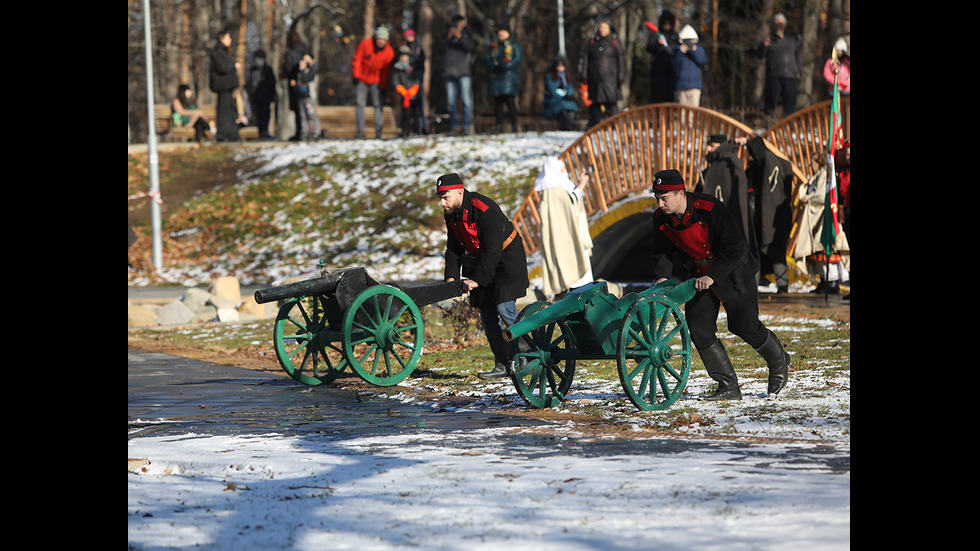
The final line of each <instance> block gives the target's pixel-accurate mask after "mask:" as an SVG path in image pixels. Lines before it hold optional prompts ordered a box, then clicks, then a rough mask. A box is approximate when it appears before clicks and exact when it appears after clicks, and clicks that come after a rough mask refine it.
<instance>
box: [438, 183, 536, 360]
mask: <svg viewBox="0 0 980 551" xmlns="http://www.w3.org/2000/svg"><path fill="white" fill-rule="evenodd" d="M436 195H437V196H438V197H439V205H440V206H441V207H442V209H443V213H444V218H445V221H446V254H445V258H446V271H445V277H446V281H455V280H456V279H457V278H460V276H463V277H465V278H467V279H463V285H464V287H465V289H466V290H467V291H469V293H470V304H471V305H473V307H475V308H477V309H478V310H479V311H480V319H481V321H482V322H483V330H484V331H485V332H486V334H487V341H488V343H489V344H490V350H491V351H492V352H493V358H494V362H495V365H494V368H493V370H492V371H487V372H480V373H477V376H478V377H480V378H481V379H498V378H501V377H506V376H507V375H508V374H509V370H510V369H511V362H512V361H513V359H514V354H515V353H516V347H517V342H516V341H515V342H513V343H509V342H507V341H505V340H504V338H503V329H504V328H506V327H509V326H511V325H513V324H514V322H515V321H516V320H517V306H516V300H517V299H518V298H521V297H523V296H524V295H525V294H526V293H527V288H528V286H529V285H530V281H529V280H528V276H527V257H526V255H525V254H524V242H523V241H522V240H521V235H520V233H518V231H517V228H516V227H514V224H513V222H511V221H510V219H509V218H507V216H506V215H505V214H504V213H503V211H502V210H501V209H500V207H499V206H498V205H497V203H496V202H494V201H493V200H492V199H490V198H489V197H487V196H485V195H481V194H479V193H476V192H473V191H469V190H467V189H465V188H464V187H463V181H462V179H461V178H460V177H459V175H458V174H456V173H451V174H445V175H443V176H440V177H439V179H438V180H436ZM501 323H503V326H501Z"/></svg>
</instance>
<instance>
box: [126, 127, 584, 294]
mask: <svg viewBox="0 0 980 551" xmlns="http://www.w3.org/2000/svg"><path fill="white" fill-rule="evenodd" d="M580 136H581V133H580V132H558V131H555V132H544V133H535V132H525V133H518V134H506V135H499V136H494V135H478V136H466V137H449V136H424V137H411V138H406V139H403V140H324V141H318V142H300V143H277V144H273V145H269V146H266V147H261V148H260V149H258V150H257V151H256V150H249V153H248V154H249V155H250V156H252V155H254V156H255V157H256V159H257V160H258V161H259V162H261V163H262V165H261V166H260V167H259V168H257V169H255V170H253V171H251V172H249V173H243V174H240V178H239V179H240V181H241V183H240V184H239V185H243V186H247V185H251V184H252V183H255V182H257V181H259V178H260V177H262V176H269V175H276V174H279V173H280V172H282V171H284V170H285V169H287V168H288V167H295V166H302V165H304V164H306V165H311V166H312V165H319V164H323V163H324V162H326V161H327V160H329V159H331V158H333V157H338V158H341V157H342V158H344V159H345V163H344V166H343V167H340V168H338V169H337V172H334V173H332V174H331V178H330V182H329V185H330V186H335V185H336V186H339V187H338V188H337V189H333V188H331V189H332V191H331V192H330V194H329V195H330V196H331V197H334V198H336V197H340V196H352V195H356V194H363V193H369V192H371V191H378V190H388V189H390V187H391V186H393V185H395V183H398V184H401V185H404V184H412V185H415V186H418V188H420V189H428V188H430V187H432V188H433V189H434V187H435V181H436V179H437V178H438V177H439V176H441V175H443V174H446V173H449V172H457V173H459V174H460V175H462V176H463V178H464V181H465V183H466V186H467V189H470V190H473V191H479V192H481V193H487V194H488V195H490V196H492V197H494V199H495V200H496V201H497V202H498V203H499V204H500V206H501V208H502V209H503V210H504V212H509V213H513V212H516V211H517V210H518V208H519V207H520V204H521V202H522V201H523V200H524V196H523V195H522V196H515V197H498V196H496V195H495V194H494V193H493V189H494V187H495V185H496V182H497V181H498V180H500V179H505V178H506V179H513V178H514V177H515V176H517V175H526V177H527V178H528V182H531V181H533V178H534V177H535V176H537V174H538V172H539V171H540V169H541V166H542V165H543V164H544V160H545V158H546V157H547V156H557V155H560V154H561V153H562V152H563V151H565V150H566V149H567V148H568V147H569V146H570V145H571V144H572V143H573V142H574V141H575V140H576V139H578V138H579V137H580ZM379 159H383V161H380V160H379ZM379 162H383V164H384V168H385V171H384V172H385V173H384V174H383V175H382V174H378V171H377V165H378V163H379ZM309 184H310V185H309V187H308V188H306V189H307V191H309V192H315V191H318V188H319V187H320V185H321V182H313V181H311V182H309ZM323 184H326V183H323ZM529 191H530V183H529V188H528V192H529ZM303 200H307V197H306V194H304V193H303V192H300V193H299V194H297V195H296V196H295V197H294V198H293V199H292V201H293V202H299V201H303ZM433 205H435V201H434V200H433ZM325 206H329V209H328V210H329V211H330V212H334V213H335V216H349V217H356V216H358V215H359V213H355V212H345V211H344V208H346V206H344V205H325ZM433 208H435V206H434V207H433ZM311 223H313V221H311V220H293V219H290V218H289V217H285V218H283V219H277V220H276V224H277V226H278V227H279V228H278V229H279V230H280V232H279V233H280V235H278V236H277V237H276V238H275V239H274V240H265V241H263V240H255V241H250V242H242V243H239V244H238V246H239V247H240V248H241V249H243V250H248V251H250V254H252V255H253V256H254V257H256V258H261V259H262V262H263V268H262V271H261V273H252V271H251V270H249V269H248V268H247V267H245V266H240V265H238V260H239V259H238V258H223V259H221V260H220V261H219V262H216V263H214V264H213V265H209V266H202V265H180V266H171V265H164V266H162V267H161V269H159V270H157V271H156V273H155V277H156V278H159V279H162V280H163V281H166V282H171V283H179V284H183V285H187V286H192V287H193V286H195V285H202V284H208V283H210V282H211V281H213V280H214V279H215V278H217V277H221V276H227V275H232V276H235V277H237V278H239V281H240V282H241V283H242V284H252V283H260V284H268V283H270V282H275V281H278V280H282V279H285V278H288V277H315V276H317V275H319V269H317V268H316V261H317V260H320V259H324V257H327V256H329V261H330V262H331V263H333V264H335V265H336V266H351V265H369V266H370V267H371V270H372V275H373V276H374V277H376V278H379V280H413V279H430V278H437V277H440V276H441V274H442V267H443V257H442V252H443V249H444V248H445V230H439V231H435V232H432V233H430V234H416V235H412V236H410V238H411V239H413V240H414V241H415V242H417V243H428V244H429V245H430V253H429V254H428V255H426V256H412V255H399V254H397V251H387V250H378V249H379V248H378V247H371V246H369V242H370V241H372V240H376V239H379V238H380V237H381V236H378V235H375V234H373V233H371V232H370V231H367V232H365V233H363V234H362V236H361V237H362V241H363V242H364V243H365V246H358V247H357V248H356V250H354V251H351V253H349V254H348V255H333V254H329V255H328V254H326V253H325V252H324V251H323V250H322V249H321V248H318V247H316V246H311V245H310V244H309V243H308V241H309V239H300V238H301V237H303V238H311V237H315V235H314V234H315V232H317V231H318V230H317V229H316V228H315V227H312V228H311V227H307V226H303V227H293V226H292V224H311ZM356 237H357V236H353V237H352V236H351V235H348V236H345V238H346V239H356ZM294 241H303V243H294ZM297 263H300V264H299V265H298V264H297ZM298 271H299V273H298ZM150 283H151V278H150V277H147V275H145V274H140V273H136V272H131V273H130V274H129V285H130V286H131V287H141V286H145V285H148V284H150Z"/></svg>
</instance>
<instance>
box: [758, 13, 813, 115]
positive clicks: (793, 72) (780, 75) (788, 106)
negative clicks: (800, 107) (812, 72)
mask: <svg viewBox="0 0 980 551" xmlns="http://www.w3.org/2000/svg"><path fill="white" fill-rule="evenodd" d="M755 56H756V58H757V59H765V60H766V86H765V107H764V111H765V113H766V115H772V114H774V112H775V110H776V105H778V104H779V100H780V98H782V100H783V116H789V115H792V114H793V113H794V112H796V95H797V88H798V84H799V78H800V67H802V66H803V65H802V60H801V57H800V56H801V47H800V41H799V40H797V39H796V38H794V37H793V36H790V35H788V34H786V16H785V15H783V14H781V13H777V14H776V15H774V16H773V17H772V30H771V32H770V33H769V35H768V36H766V37H765V38H764V39H762V42H760V43H759V45H758V46H757V47H756V52H755Z"/></svg>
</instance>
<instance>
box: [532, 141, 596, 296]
mask: <svg viewBox="0 0 980 551" xmlns="http://www.w3.org/2000/svg"><path fill="white" fill-rule="evenodd" d="M534 189H535V191H537V192H538V193H539V194H540V195H541V204H540V205H539V206H538V212H539V214H540V216H541V261H542V287H543V288H542V291H543V292H544V294H545V296H549V297H550V296H554V295H557V294H558V293H561V292H562V291H566V290H568V289H570V288H573V287H579V286H581V285H585V284H586V283H590V282H591V281H592V263H591V261H590V260H589V257H590V256H591V255H592V236H591V234H590V233H589V221H588V217H587V215H586V212H585V201H584V196H583V195H581V191H576V189H575V186H574V185H572V182H571V180H569V178H568V173H567V171H566V170H565V164H564V163H563V162H561V160H559V159H557V158H554V157H549V158H548V160H547V161H545V163H544V166H543V167H542V169H541V173H540V174H539V175H538V178H537V180H536V181H535V184H534Z"/></svg>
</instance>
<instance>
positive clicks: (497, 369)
mask: <svg viewBox="0 0 980 551" xmlns="http://www.w3.org/2000/svg"><path fill="white" fill-rule="evenodd" d="M508 375H510V373H508V369H507V366H505V365H504V364H502V363H500V362H497V363H496V364H495V365H494V366H493V369H492V370H491V371H480V372H478V373H477V374H476V376H477V377H479V378H481V379H500V378H503V377H506V376H508Z"/></svg>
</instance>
